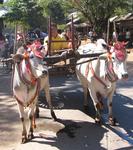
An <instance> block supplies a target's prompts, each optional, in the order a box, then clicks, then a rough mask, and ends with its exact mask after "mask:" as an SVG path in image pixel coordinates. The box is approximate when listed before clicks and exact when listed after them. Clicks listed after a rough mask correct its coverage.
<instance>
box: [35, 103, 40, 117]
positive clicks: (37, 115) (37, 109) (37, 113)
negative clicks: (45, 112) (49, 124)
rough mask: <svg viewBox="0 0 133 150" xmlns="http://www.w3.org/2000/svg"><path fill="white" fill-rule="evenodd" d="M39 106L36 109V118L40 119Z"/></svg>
mask: <svg viewBox="0 0 133 150" xmlns="http://www.w3.org/2000/svg"><path fill="white" fill-rule="evenodd" d="M39 112H40V111H39V106H38V103H37V105H36V109H35V116H36V118H39Z"/></svg>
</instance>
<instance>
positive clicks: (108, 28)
mask: <svg viewBox="0 0 133 150" xmlns="http://www.w3.org/2000/svg"><path fill="white" fill-rule="evenodd" d="M109 30H110V20H109V19H108V26H107V44H109Z"/></svg>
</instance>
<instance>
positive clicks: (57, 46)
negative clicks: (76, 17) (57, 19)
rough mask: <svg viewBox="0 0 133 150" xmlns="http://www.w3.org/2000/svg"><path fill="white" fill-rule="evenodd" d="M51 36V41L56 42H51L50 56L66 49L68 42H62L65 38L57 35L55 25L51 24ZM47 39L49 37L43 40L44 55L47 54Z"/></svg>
mask: <svg viewBox="0 0 133 150" xmlns="http://www.w3.org/2000/svg"><path fill="white" fill-rule="evenodd" d="M51 36H52V38H51V40H52V41H58V42H51V55H53V54H55V53H57V52H59V51H60V50H63V49H68V42H63V41H65V38H64V37H62V36H61V35H60V34H59V33H58V29H57V24H55V23H52V25H51ZM48 38H49V37H48V36H47V37H45V39H44V48H45V53H46V54H48Z"/></svg>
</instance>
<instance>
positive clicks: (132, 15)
mask: <svg viewBox="0 0 133 150" xmlns="http://www.w3.org/2000/svg"><path fill="white" fill-rule="evenodd" d="M127 20H133V13H128V14H126V15H122V16H120V17H118V16H114V17H112V18H110V19H109V21H110V22H114V21H115V22H121V21H127Z"/></svg>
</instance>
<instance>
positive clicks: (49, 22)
mask: <svg viewBox="0 0 133 150" xmlns="http://www.w3.org/2000/svg"><path fill="white" fill-rule="evenodd" d="M51 42H52V34H51V17H49V20H48V55H51Z"/></svg>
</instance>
